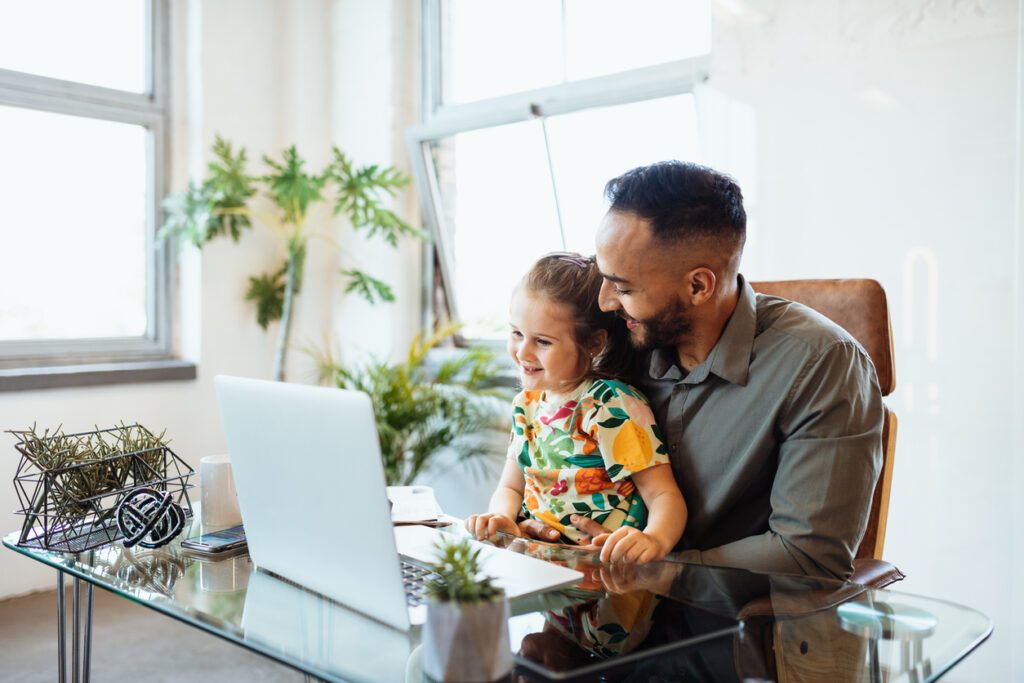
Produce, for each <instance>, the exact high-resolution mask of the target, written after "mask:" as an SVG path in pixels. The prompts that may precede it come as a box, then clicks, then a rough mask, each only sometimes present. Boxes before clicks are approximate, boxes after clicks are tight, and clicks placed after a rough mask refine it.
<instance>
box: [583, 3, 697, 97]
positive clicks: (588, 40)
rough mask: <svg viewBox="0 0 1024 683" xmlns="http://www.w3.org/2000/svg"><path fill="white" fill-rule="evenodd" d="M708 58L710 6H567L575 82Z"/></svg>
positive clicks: (671, 4) (614, 4) (607, 4)
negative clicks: (652, 66) (663, 64)
mask: <svg viewBox="0 0 1024 683" xmlns="http://www.w3.org/2000/svg"><path fill="white" fill-rule="evenodd" d="M709 52H711V5H710V2H708V0H630V2H629V3H628V6H626V5H623V3H622V2H621V0H565V55H566V78H567V79H568V80H570V81H575V80H580V79H583V78H592V77H594V76H603V75H605V74H611V73H617V72H620V71H628V70H630V69H638V68H640V67H644V66H651V65H653V64H661V63H663V62H671V61H675V60H677V59H683V58H685V57H693V56H696V55H703V54H707V53H709Z"/></svg>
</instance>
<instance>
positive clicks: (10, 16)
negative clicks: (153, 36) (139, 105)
mask: <svg viewBox="0 0 1024 683" xmlns="http://www.w3.org/2000/svg"><path fill="white" fill-rule="evenodd" d="M146 5H147V3H146V2H143V0H102V1H100V2H82V1H81V0H30V1H27V2H15V1H14V0H8V1H7V2H0V69H11V70H13V71H23V72H26V73H30V74H36V75H39V76H49V77H51V78H61V79H64V80H68V81H78V82H80V83H88V84H90V85H100V86H104V87H107V88H116V89H118V90H128V91H131V92H145V90H146Z"/></svg>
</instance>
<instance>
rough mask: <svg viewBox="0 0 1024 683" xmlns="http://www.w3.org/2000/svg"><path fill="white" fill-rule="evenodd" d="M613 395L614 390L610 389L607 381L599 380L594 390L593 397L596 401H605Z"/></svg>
mask: <svg viewBox="0 0 1024 683" xmlns="http://www.w3.org/2000/svg"><path fill="white" fill-rule="evenodd" d="M613 396H615V392H613V391H612V389H611V387H610V386H608V381H607V380H606V381H602V382H599V383H598V385H597V389H596V391H594V399H595V400H597V402H598V403H607V402H608V399H610V398H612V397H613Z"/></svg>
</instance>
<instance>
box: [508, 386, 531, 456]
mask: <svg viewBox="0 0 1024 683" xmlns="http://www.w3.org/2000/svg"><path fill="white" fill-rule="evenodd" d="M526 424H527V416H526V410H525V401H524V399H523V393H522V392H520V393H519V395H518V396H516V397H515V398H514V399H513V400H512V430H511V433H510V434H509V437H508V454H507V456H506V457H508V459H509V460H515V461H516V462H517V463H518V464H519V466H520V467H528V466H529V457H530V456H529V444H528V443H527V437H526Z"/></svg>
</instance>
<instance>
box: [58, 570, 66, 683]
mask: <svg viewBox="0 0 1024 683" xmlns="http://www.w3.org/2000/svg"><path fill="white" fill-rule="evenodd" d="M65 616H66V615H65V612H64V572H62V571H59V570H58V572H57V680H59V681H60V683H66V681H67V647H66V644H65V643H66V640H67V638H66V633H65V626H66V621H67V619H65Z"/></svg>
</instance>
